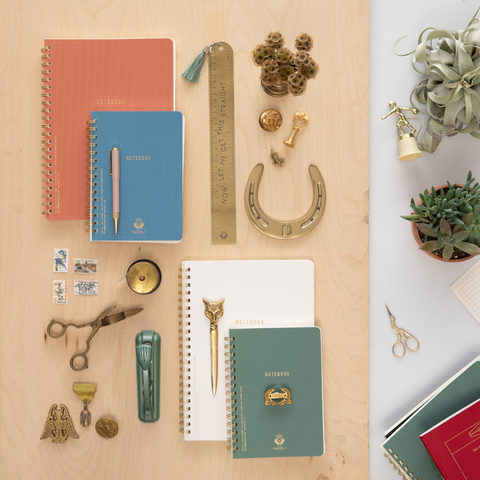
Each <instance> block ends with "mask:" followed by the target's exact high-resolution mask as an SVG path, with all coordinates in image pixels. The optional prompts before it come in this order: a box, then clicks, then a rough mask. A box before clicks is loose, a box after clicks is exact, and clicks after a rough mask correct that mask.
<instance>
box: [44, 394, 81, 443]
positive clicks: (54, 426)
mask: <svg viewBox="0 0 480 480" xmlns="http://www.w3.org/2000/svg"><path fill="white" fill-rule="evenodd" d="M68 437H72V438H78V435H77V432H76V431H75V428H74V427H73V423H72V419H71V418H70V413H69V411H68V408H67V407H66V406H65V405H64V404H63V403H62V404H61V405H60V408H57V404H56V403H55V404H54V405H52V406H51V407H50V410H49V411H48V417H47V421H46V422H45V427H44V429H43V433H42V436H41V437H40V440H44V439H46V438H51V439H52V443H65V442H66V441H67V440H68Z"/></svg>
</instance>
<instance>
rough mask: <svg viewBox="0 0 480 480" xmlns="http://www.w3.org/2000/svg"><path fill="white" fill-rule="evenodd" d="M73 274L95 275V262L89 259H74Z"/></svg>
mask: <svg viewBox="0 0 480 480" xmlns="http://www.w3.org/2000/svg"><path fill="white" fill-rule="evenodd" d="M73 273H97V260H96V259H91V258H74V259H73Z"/></svg>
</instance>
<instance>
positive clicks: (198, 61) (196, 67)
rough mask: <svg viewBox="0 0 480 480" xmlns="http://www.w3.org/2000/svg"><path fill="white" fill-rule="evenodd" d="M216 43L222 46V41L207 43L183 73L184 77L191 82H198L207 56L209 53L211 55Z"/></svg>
mask: <svg viewBox="0 0 480 480" xmlns="http://www.w3.org/2000/svg"><path fill="white" fill-rule="evenodd" d="M214 45H218V46H220V42H214V43H212V44H211V45H207V46H206V47H204V48H203V50H202V51H201V52H200V53H199V54H198V55H197V56H196V57H195V59H194V60H193V62H192V63H191V64H190V65H189V66H188V68H187V69H186V70H185V71H184V72H183V73H182V77H183V78H185V79H186V80H187V81H189V82H193V83H198V80H199V79H200V72H201V71H202V67H203V64H204V62H205V56H206V55H207V53H208V54H209V55H210V54H211V53H212V48H213V46H214Z"/></svg>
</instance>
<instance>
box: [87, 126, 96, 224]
mask: <svg viewBox="0 0 480 480" xmlns="http://www.w3.org/2000/svg"><path fill="white" fill-rule="evenodd" d="M96 123H97V120H87V125H88V127H87V132H89V133H90V134H89V135H87V139H88V142H87V146H88V151H87V153H88V160H87V164H88V166H87V171H88V172H89V173H88V175H87V178H88V179H89V180H90V181H89V183H87V187H88V198H89V199H90V200H89V201H90V204H89V206H88V207H87V210H89V211H90V213H89V215H88V217H89V218H90V220H89V221H88V222H85V225H88V227H89V228H87V229H85V231H86V232H87V233H90V232H93V233H97V232H98V228H96V227H97V225H98V220H96V219H97V218H98V213H97V212H96V211H95V210H98V205H97V202H98V198H97V197H96V196H95V195H97V194H98V189H97V188H96V187H97V186H98V182H97V177H98V175H97V173H95V172H96V171H97V165H95V164H96V163H97V159H96V158H94V157H95V155H96V154H97V150H95V147H96V146H97V142H96V141H95V140H96V139H97V133H96V132H97V127H96V126H93V125H95V124H96Z"/></svg>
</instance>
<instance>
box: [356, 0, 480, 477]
mask: <svg viewBox="0 0 480 480" xmlns="http://www.w3.org/2000/svg"><path fill="white" fill-rule="evenodd" d="M479 6H480V5H479V4H478V2H474V1H471V0H467V1H463V2H462V1H461V0H417V1H414V0H404V1H402V2H394V1H392V0H371V37H370V42H371V47H370V49H371V51H370V54H371V56H370V478H371V479H372V480H377V479H382V480H388V479H392V480H393V479H398V478H399V476H398V474H397V472H395V471H394V470H393V468H392V466H391V465H390V463H389V462H388V460H387V459H385V458H384V457H383V452H382V451H381V449H380V447H379V445H380V443H381V442H382V441H383V432H385V430H387V429H388V428H389V427H390V426H391V425H393V424H394V423H395V422H396V421H397V420H398V419H400V418H401V417H402V416H403V415H404V414H405V413H407V412H408V411H409V410H410V409H411V408H413V407H414V406H415V405H417V404H418V403H419V402H420V401H421V400H423V399H424V398H425V397H426V396H427V395H428V394H429V393H430V392H432V391H433V390H434V389H436V388H437V387H438V386H440V385H441V384H442V383H443V382H444V381H446V380H447V379H448V378H449V377H451V376H452V375H453V374H455V373H456V372H457V371H458V370H460V369H461V368H462V367H464V366H465V365H466V364H467V363H469V362H470V361H471V360H472V359H473V358H474V357H476V356H477V355H480V324H479V323H477V321H476V320H475V319H474V318H473V317H472V315H471V314H470V313H469V312H468V311H467V309H466V308H464V307H463V305H462V304H461V303H460V301H459V300H458V299H457V297H456V296H455V295H454V294H453V292H452V290H451V288H450V286H451V284H452V283H453V282H454V281H455V280H456V279H457V278H458V277H460V276H461V275H462V274H463V273H464V272H465V271H466V270H467V269H468V268H470V267H471V266H473V265H474V263H475V262H476V261H477V260H476V259H473V260H469V261H467V262H461V263H459V264H444V263H443V262H440V261H436V260H434V259H432V258H430V257H428V256H427V255H426V254H425V253H423V252H421V251H420V250H418V248H417V245H416V243H415V241H414V239H413V236H412V233H411V227H410V223H409V222H407V221H406V220H403V219H402V218H400V216H401V215H405V214H408V213H410V209H409V205H410V199H411V198H412V197H414V198H415V199H416V200H418V193H419V192H423V190H424V189H425V188H428V189H430V187H431V186H432V185H433V186H438V185H442V184H444V183H446V181H447V180H449V181H451V182H452V183H453V182H458V183H464V181H465V178H466V176H467V172H468V170H470V169H471V170H472V172H473V175H474V176H475V177H476V178H477V180H479V181H480V140H477V139H475V138H473V137H472V136H470V135H457V136H456V137H453V138H450V139H448V138H445V139H443V141H442V142H441V144H440V146H439V147H438V149H437V151H436V152H435V154H434V155H431V154H427V153H425V154H424V155H423V156H422V157H420V158H417V159H415V160H412V161H409V162H399V161H398V153H397V135H396V128H395V123H396V116H395V118H391V117H389V118H387V119H386V120H383V121H382V120H381V117H382V116H383V115H385V114H386V113H388V111H389V106H388V101H389V100H394V101H396V102H397V105H399V106H410V103H409V97H410V92H411V90H412V88H413V86H414V85H415V84H416V83H417V82H418V81H419V80H420V79H421V77H420V76H419V75H418V74H417V73H416V72H415V71H414V70H413V68H412V66H411V57H410V56H408V57H400V56H396V55H395V54H394V53H393V46H394V44H395V42H396V41H397V40H398V39H399V38H400V37H403V36H404V35H408V37H407V38H405V39H403V40H402V41H401V42H399V44H398V45H397V47H396V50H397V51H400V52H408V51H411V50H413V49H414V48H415V46H416V45H417V39H418V36H419V34H420V32H421V31H422V30H423V29H424V28H426V27H432V26H433V27H437V28H442V29H450V30H457V29H464V28H465V27H466V26H467V24H468V22H469V21H470V19H471V18H472V17H473V15H474V14H475V12H476V10H477V8H478V7H479ZM352 48H353V46H352ZM359 121H360V120H359ZM479 260H480V259H479ZM385 303H386V304H387V305H388V306H389V308H390V310H391V311H392V313H393V315H394V316H395V317H396V318H397V325H398V326H400V327H402V328H404V329H405V330H407V332H410V333H412V334H413V335H415V336H416V337H417V338H418V339H419V341H420V349H419V350H418V351H417V352H416V353H411V352H407V354H406V355H405V357H403V358H401V359H398V358H395V357H394V356H393V354H392V351H391V348H392V345H393V343H394V342H395V341H396V340H397V336H396V335H395V334H394V333H393V331H392V329H391V326H390V321H389V318H388V316H387V312H386V310H385Z"/></svg>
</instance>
